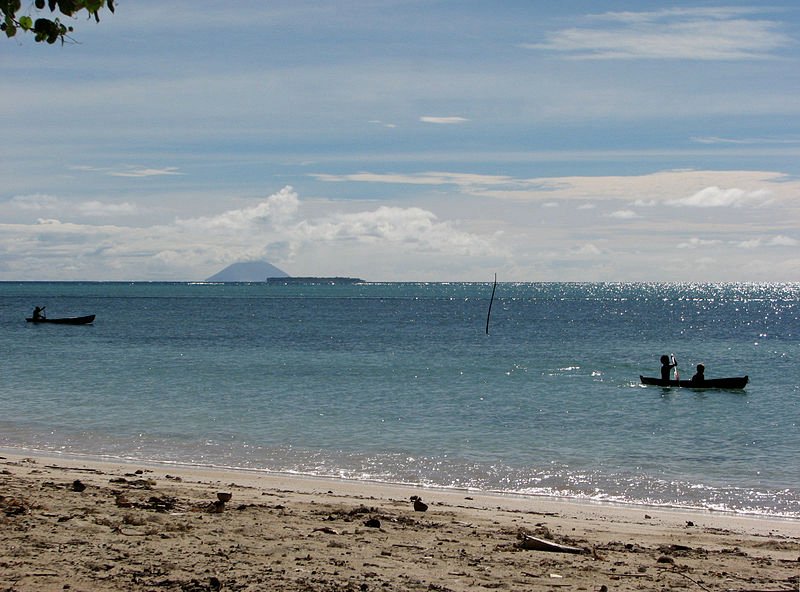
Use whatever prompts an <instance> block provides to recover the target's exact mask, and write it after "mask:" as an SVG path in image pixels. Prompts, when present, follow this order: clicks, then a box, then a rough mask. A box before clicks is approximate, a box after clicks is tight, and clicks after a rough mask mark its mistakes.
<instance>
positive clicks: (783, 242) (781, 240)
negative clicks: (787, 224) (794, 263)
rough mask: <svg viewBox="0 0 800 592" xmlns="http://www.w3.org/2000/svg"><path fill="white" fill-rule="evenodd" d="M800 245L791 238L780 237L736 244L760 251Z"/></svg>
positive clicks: (754, 239)
mask: <svg viewBox="0 0 800 592" xmlns="http://www.w3.org/2000/svg"><path fill="white" fill-rule="evenodd" d="M799 244H800V241H797V240H795V239H793V238H791V237H788V236H783V235H778V236H773V237H770V238H763V237H758V238H752V239H748V240H744V241H740V242H738V243H736V246H738V247H741V248H742V249H760V248H762V247H796V246H797V245H799Z"/></svg>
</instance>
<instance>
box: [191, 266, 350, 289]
mask: <svg viewBox="0 0 800 592" xmlns="http://www.w3.org/2000/svg"><path fill="white" fill-rule="evenodd" d="M206 281H207V282H212V283H217V282H219V283H224V282H232V283H235V282H247V283H256V282H266V283H268V284H281V285H302V284H363V283H364V280H362V279H361V278H354V277H339V276H336V277H316V276H303V277H300V276H298V277H292V276H290V275H289V274H288V273H286V272H285V271H283V270H282V269H278V268H277V267H275V266H274V265H272V263H267V262H266V261H243V262H241V263H233V264H231V265H228V267H226V268H225V269H223V270H222V271H220V272H219V273H216V274H214V275H212V276H211V277H210V278H208V279H207V280H206Z"/></svg>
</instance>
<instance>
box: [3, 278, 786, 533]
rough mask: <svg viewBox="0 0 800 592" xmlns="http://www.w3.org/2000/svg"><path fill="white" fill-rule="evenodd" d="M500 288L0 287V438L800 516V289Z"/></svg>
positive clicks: (133, 457) (345, 475) (75, 450)
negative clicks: (727, 381)
mask: <svg viewBox="0 0 800 592" xmlns="http://www.w3.org/2000/svg"><path fill="white" fill-rule="evenodd" d="M492 287H493V286H492V283H491V282H488V283H363V284H329V283H319V284H302V285H274V284H266V283H249V284H246V283H241V284H230V283H229V284H209V283H146V282H140V283H104V282H87V283H84V282H52V283H51V282H20V283H17V282H4V283H0V325H1V326H2V331H0V351H1V352H2V356H1V357H0V376H2V381H0V447H2V448H3V449H5V450H7V451H14V452H17V453H23V454H25V453H28V452H30V453H35V452H38V453H48V454H60V455H73V456H78V457H91V458H97V459H106V460H125V461H130V462H141V463H146V462H157V463H168V464H188V465H202V466H209V467H231V468H240V469H247V470H252V471H264V472H280V473H290V474H301V475H311V476H321V477H333V478H340V479H353V480H370V481H378V482H387V483H402V484H413V485H416V486H419V487H431V488H457V489H460V490H465V491H475V492H478V491H482V492H501V493H507V494H515V495H522V496H531V498H532V499H535V497H536V496H557V497H565V498H571V499H578V500H586V501H590V500H591V501H596V502H612V503H622V504H634V505H637V504H638V505H643V506H644V505H647V506H662V507H674V508H691V509H707V510H715V511H726V512H735V513H740V514H755V515H768V516H782V517H791V518H800V463H799V462H798V460H797V455H798V452H800V429H798V428H799V426H800V370H798V361H799V360H800V341H799V338H800V284H797V283H789V284H655V283H642V284H638V283H574V284H573V283H499V284H498V285H497V290H496V293H495V295H494V299H493V301H492V307H491V315H490V316H489V318H488V320H489V323H488V327H489V332H488V334H487V332H486V328H487V315H488V311H489V304H490V300H491V297H492ZM36 305H40V306H46V307H47V309H46V312H47V314H48V316H50V317H58V316H77V315H85V314H96V315H97V317H96V320H95V322H94V324H92V325H83V326H69V325H51V324H32V323H26V322H25V317H26V316H30V313H31V311H32V310H33V307H34V306H36ZM673 352H674V354H675V356H676V357H677V360H678V363H679V367H678V369H679V371H680V373H681V375H682V377H684V378H689V377H691V375H692V374H693V372H694V367H695V365H696V364H698V363H703V364H705V367H706V376H707V377H708V378H713V377H723V376H741V375H745V374H746V375H748V376H749V377H750V383H749V384H748V386H747V388H746V389H744V390H739V391H726V390H692V389H686V388H660V387H652V386H649V387H644V386H641V385H640V384H639V375H640V374H644V375H650V376H658V375H659V370H660V362H659V358H660V357H661V355H663V354H671V353H673Z"/></svg>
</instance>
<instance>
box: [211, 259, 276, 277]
mask: <svg viewBox="0 0 800 592" xmlns="http://www.w3.org/2000/svg"><path fill="white" fill-rule="evenodd" d="M268 277H289V274H288V273H286V272H285V271H283V270H280V269H278V268H277V267H275V266H274V265H272V264H271V263H267V262H266V261H244V262H242V263H233V264H232V265H228V267H226V268H225V269H223V270H222V271H220V272H219V273H217V274H214V275H212V276H211V277H210V278H208V279H207V280H206V281H207V282H265V281H267V278H268Z"/></svg>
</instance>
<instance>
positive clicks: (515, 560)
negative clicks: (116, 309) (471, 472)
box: [0, 453, 800, 592]
mask: <svg viewBox="0 0 800 592" xmlns="http://www.w3.org/2000/svg"><path fill="white" fill-rule="evenodd" d="M413 497H418V498H421V503H417V504H415V503H414V501H413V500H412V498H413ZM415 505H416V508H415ZM0 528H1V529H2V534H3V536H2V538H0V591H3V592H5V591H25V590H71V591H103V590H109V591H110V590H155V591H159V590H163V591H168V590H169V591H173V590H174V591H181V592H200V591H216V590H237V591H238V590H287V591H306V592H356V591H358V592H366V591H377V590H383V591H401V590H409V591H412V590H413V591H422V590H426V591H439V592H448V591H452V592H459V591H466V590H510V591H517V590H519V591H522V590H525V591H529V590H559V589H563V590H590V591H601V590H675V589H679V590H680V589H682V590H715V591H717V590H725V591H740V592H744V591H748V592H749V591H762V592H763V591H791V590H795V591H796V590H800V521H796V520H780V519H761V518H751V517H742V516H735V515H727V514H722V513H710V512H693V513H687V512H678V511H672V510H668V509H667V510H665V509H657V508H643V507H620V506H614V505H603V504H579V503H575V502H571V501H566V500H563V501H562V500H555V499H546V498H519V497H510V496H494V495H477V494H472V493H470V492H462V491H439V490H427V489H416V488H410V487H401V486H386V485H381V484H375V483H361V482H347V481H322V480H315V479H306V478H302V477H300V478H294V477H285V476H276V475H264V474H260V473H255V472H252V473H250V472H240V471H219V470H198V469H194V468H186V467H167V466H138V465H133V464H130V465H129V464H114V463H98V462H90V461H86V460H83V459H78V460H76V459H66V458H52V457H40V456H36V457H23V456H18V455H14V454H8V453H0Z"/></svg>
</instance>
